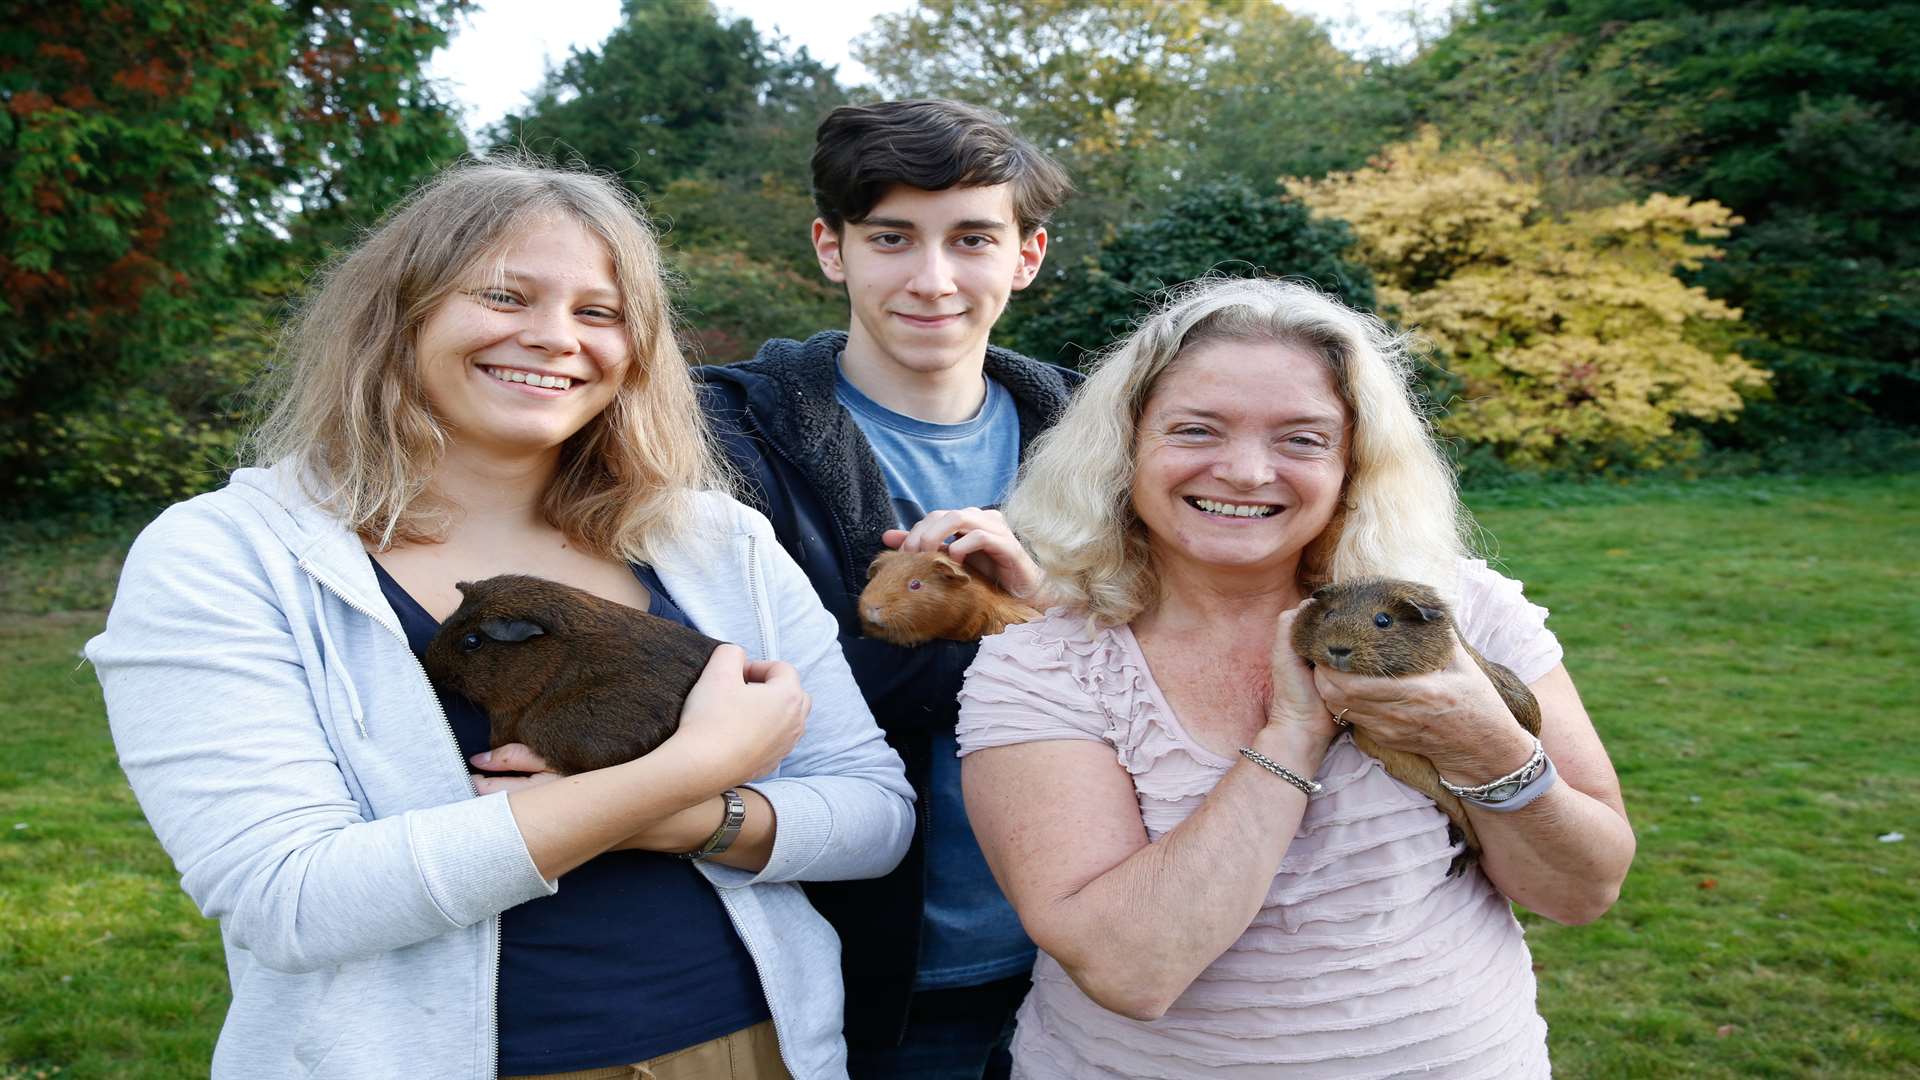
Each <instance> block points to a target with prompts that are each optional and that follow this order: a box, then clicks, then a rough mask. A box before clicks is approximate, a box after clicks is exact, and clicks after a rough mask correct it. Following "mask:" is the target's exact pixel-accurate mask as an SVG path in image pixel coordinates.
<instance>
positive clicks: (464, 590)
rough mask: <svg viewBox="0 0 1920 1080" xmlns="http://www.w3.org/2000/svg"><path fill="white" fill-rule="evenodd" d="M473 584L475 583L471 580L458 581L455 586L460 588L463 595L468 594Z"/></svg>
mask: <svg viewBox="0 0 1920 1080" xmlns="http://www.w3.org/2000/svg"><path fill="white" fill-rule="evenodd" d="M473 586H474V583H473V582H471V581H456V582H454V583H453V587H454V588H456V589H459V590H460V595H461V596H465V595H467V590H468V589H471V588H473Z"/></svg>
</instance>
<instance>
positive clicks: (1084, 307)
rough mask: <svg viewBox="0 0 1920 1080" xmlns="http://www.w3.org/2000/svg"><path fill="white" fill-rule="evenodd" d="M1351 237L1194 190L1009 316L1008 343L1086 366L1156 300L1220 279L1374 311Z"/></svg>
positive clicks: (1238, 190)
mask: <svg viewBox="0 0 1920 1080" xmlns="http://www.w3.org/2000/svg"><path fill="white" fill-rule="evenodd" d="M1353 243H1354V240H1353V234H1352V232H1351V231H1350V230H1349V229H1348V228H1347V227H1346V225H1345V224H1344V223H1341V222H1338V221H1327V220H1317V219H1315V218H1313V217H1312V215H1311V214H1310V212H1309V211H1308V209H1307V208H1306V207H1305V206H1303V205H1302V204H1300V203H1298V202H1296V201H1294V200H1292V199H1289V198H1286V197H1285V196H1284V195H1282V194H1274V195H1263V194H1260V193H1259V192H1258V191H1256V190H1254V189H1253V188H1251V187H1249V186H1247V185H1245V184H1242V183H1237V182H1230V181H1221V182H1216V183H1208V184H1197V185H1194V186H1193V187H1191V188H1189V189H1188V190H1186V191H1185V192H1183V193H1182V194H1181V195H1180V196H1179V197H1178V198H1176V199H1175V200H1174V201H1173V202H1172V203H1171V204H1169V205H1168V206H1167V208H1166V209H1165V210H1163V211H1161V213H1160V214H1159V216H1157V217H1155V218H1153V219H1151V220H1148V221H1142V222H1138V223H1136V224H1132V225H1123V226H1121V227H1120V229H1119V231H1118V232H1117V233H1115V235H1114V237H1113V239H1111V240H1109V241H1108V242H1107V243H1105V244H1103V245H1101V247H1100V250H1099V251H1098V253H1097V254H1095V255H1094V256H1093V257H1092V258H1090V259H1088V260H1086V261H1085V262H1084V263H1082V264H1081V265H1080V266H1077V267H1072V268H1069V269H1068V270H1067V271H1066V272H1065V273H1064V274H1063V275H1061V276H1059V277H1057V278H1056V279H1054V280H1053V281H1051V282H1049V283H1047V284H1046V285H1045V286H1043V291H1042V292H1041V294H1040V295H1038V296H1029V297H1023V298H1022V299H1021V300H1019V301H1017V302H1016V303H1015V304H1014V305H1013V307H1012V308H1011V309H1010V311H1011V314H1010V316H1009V319H1008V331H1007V333H1008V336H1009V338H1010V339H1011V340H1012V341H1013V342H1014V344H1015V345H1016V346H1017V347H1019V348H1021V349H1022V350H1023V351H1025V352H1027V353H1029V354H1030V355H1033V356H1037V357H1041V358H1043V359H1048V360H1053V361H1055V362H1066V363H1079V362H1080V361H1082V360H1083V359H1085V357H1086V356H1087V355H1088V354H1090V353H1093V352H1097V351H1098V350H1100V349H1102V348H1104V347H1105V346H1107V345H1108V344H1110V343H1112V342H1113V340H1114V339H1115V338H1118V337H1119V336H1121V335H1122V334H1124V333H1126V332H1127V329H1128V328H1129V326H1130V325H1131V324H1132V322H1133V321H1134V320H1135V319H1137V318H1138V317H1139V316H1141V315H1142V314H1144V313H1145V311H1146V310H1147V306H1148V301H1149V300H1150V299H1151V298H1152V297H1153V295H1154V294H1155V293H1158V292H1160V291H1161V290H1163V289H1165V288H1167V287H1169V286H1172V285H1177V284H1179V283H1181V282H1183V281H1190V280H1192V279H1194V278H1198V277H1203V276H1205V275H1207V274H1212V273H1218V274H1225V275H1231V276H1238V277H1251V276H1255V275H1262V274H1265V275H1272V276H1276V277H1289V278H1303V279H1306V280H1308V281H1312V282H1313V283H1314V284H1316V285H1318V286H1320V287H1321V288H1322V289H1325V290H1327V291H1328V292H1331V293H1334V294H1336V295H1338V296H1339V297H1340V298H1341V299H1342V300H1344V301H1345V302H1346V303H1348V304H1351V305H1353V306H1355V307H1358V308H1362V309H1371V308H1372V307H1373V277H1372V274H1371V273H1369V272H1368V270H1367V269H1366V267H1364V266H1361V265H1359V264H1358V263H1357V262H1354V261H1349V260H1348V259H1347V257H1346V254H1347V250H1348V249H1349V248H1350V247H1352V246H1353Z"/></svg>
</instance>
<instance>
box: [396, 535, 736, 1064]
mask: <svg viewBox="0 0 1920 1080" xmlns="http://www.w3.org/2000/svg"><path fill="white" fill-rule="evenodd" d="M373 565H374V573H375V574H376V575H378V577H379V578H380V591H381V592H383V593H385V594H386V597H387V603H389V604H391V605H392V606H393V610H394V614H396V615H398V616H400V627H401V629H402V630H404V631H406V635H407V644H408V645H409V646H411V647H412V648H413V652H414V655H415V656H425V655H426V651H427V643H428V642H430V641H432V640H433V635H434V634H435V633H436V632H437V631H438V630H439V629H440V624H439V623H438V622H437V621H435V619H434V617H433V616H432V615H429V614H428V613H427V611H426V609H425V608H422V607H421V606H420V605H419V604H418V603H416V602H415V601H414V599H413V597H411V596H409V595H407V592H406V590H404V589H402V588H401V587H400V585H399V583H398V582H396V581H394V580H393V578H392V576H391V575H389V574H388V573H387V572H386V570H385V569H383V568H382V567H381V566H380V564H379V563H378V562H375V563H374V564H373ZM633 572H634V576H635V577H637V578H639V579H640V583H641V584H642V585H644V586H646V589H647V593H648V595H649V596H650V597H651V598H652V599H651V603H650V605H649V607H648V609H647V610H648V612H649V613H651V614H654V615H658V616H660V617H661V618H664V619H672V620H673V621H675V622H677V623H680V624H682V625H683V626H692V623H690V622H688V620H687V617H686V614H685V613H684V612H682V611H681V610H680V609H679V607H677V606H675V604H674V603H673V600H672V598H670V597H669V596H668V595H667V590H666V587H665V586H664V585H662V584H661V583H660V578H659V576H658V575H656V574H655V573H654V572H653V569H652V568H651V567H647V566H638V565H636V566H635V567H634V568H633ZM434 690H435V692H436V693H438V694H439V695H440V703H441V705H443V706H444V707H445V708H446V711H447V721H448V722H449V723H451V724H452V725H453V733H454V735H455V737H456V738H458V739H459V741H460V752H461V753H462V754H465V755H467V756H469V757H471V756H472V755H474V754H478V753H480V752H481V751H483V750H486V749H487V748H488V745H487V744H488V742H489V741H490V740H489V734H488V729H489V724H488V720H487V714H486V713H485V712H484V711H483V710H482V709H481V708H480V707H479V706H478V705H475V704H474V703H473V702H471V701H468V700H467V699H466V698H464V697H462V696H460V695H459V694H455V693H451V692H449V691H446V690H443V689H441V688H440V687H438V686H436V687H434ZM715 824H718V822H717V821H716V822H715ZM498 1001H499V1016H500V1066H499V1068H500V1072H501V1074H502V1075H513V1074H515V1073H545V1072H570V1071H572V1070H575V1069H595V1068H601V1067H604V1066H609V1065H626V1064H631V1063H634V1062H639V1061H645V1060H647V1059H648V1058H654V1057H659V1056H660V1055H661V1054H667V1053H672V1052H673V1051H675V1050H681V1049H684V1048H686V1047H689V1046H694V1045H696V1044H698V1043H703V1042H706V1041H708V1040H710V1039H717V1038H719V1037H720V1036H722V1035H726V1034H728V1033H730V1032H734V1031H738V1030H740V1029H741V1028H744V1027H750V1026H752V1025H754V1024H757V1023H759V1022H761V1021H762V1020H765V1019H767V1018H768V1016H769V1014H768V1011H767V998H766V994H765V993H763V992H762V991H761V989H760V975H759V972H758V971H756V970H755V968H754V966H753V957H752V956H751V955H749V954H748V953H747V949H746V946H745V945H744V944H742V943H741V941H740V934H739V932H738V931H736V930H735V929H734V928H733V922H732V920H730V919H729V918H728V917H727V910H726V908H725V907H723V906H722V905H721V902H720V896H719V894H718V893H716V892H715V891H714V889H713V886H711V885H709V884H707V881H706V879H705V878H703V877H701V876H700V871H698V870H696V869H694V866H693V864H692V863H690V862H687V861H686V860H684V859H677V858H675V857H673V856H671V855H663V854H659V853H657V852H651V851H609V852H607V853H606V854H604V855H601V856H599V857H597V858H594V859H590V860H588V861H587V862H585V863H583V864H581V865H580V866H578V867H575V868H574V869H572V870H569V871H568V872H567V874H566V876H565V877H563V878H561V880H560V891H559V892H557V893H555V894H553V895H552V896H546V897H541V898H539V899H537V900H529V901H527V902H526V903H524V904H520V905H518V906H517V907H511V908H508V909H507V910H505V911H503V912H501V913H500V985H499V997H498Z"/></svg>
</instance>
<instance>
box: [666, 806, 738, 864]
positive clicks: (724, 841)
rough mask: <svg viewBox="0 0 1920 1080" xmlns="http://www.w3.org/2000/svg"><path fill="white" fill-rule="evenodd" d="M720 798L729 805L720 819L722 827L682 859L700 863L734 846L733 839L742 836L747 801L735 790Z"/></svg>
mask: <svg viewBox="0 0 1920 1080" xmlns="http://www.w3.org/2000/svg"><path fill="white" fill-rule="evenodd" d="M720 798H721V799H723V800H725V801H726V804H727V812H726V815H725V816H724V817H722V818H721V819H720V827H719V828H717V829H715V830H713V835H712V836H709V837H707V842H706V843H704V844H702V845H700V846H699V847H698V848H695V849H694V850H692V851H687V852H682V853H681V855H680V857H681V858H683V859H688V860H692V861H698V860H700V859H704V858H707V857H708V856H710V855H718V854H720V853H721V852H723V851H725V850H727V849H728V848H730V847H732V846H733V838H734V837H736V836H739V835H740V826H741V825H742V824H743V823H745V821H746V820H747V801H746V800H745V799H742V798H741V797H740V793H739V792H738V791H736V790H734V789H733V788H728V789H727V790H725V791H723V792H721V793H720Z"/></svg>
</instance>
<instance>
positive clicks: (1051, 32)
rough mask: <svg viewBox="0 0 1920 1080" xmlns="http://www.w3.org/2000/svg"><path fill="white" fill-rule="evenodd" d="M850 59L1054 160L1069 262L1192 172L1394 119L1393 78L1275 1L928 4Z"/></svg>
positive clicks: (1348, 143)
mask: <svg viewBox="0 0 1920 1080" xmlns="http://www.w3.org/2000/svg"><path fill="white" fill-rule="evenodd" d="M855 55H856V56H858V57H859V58H860V61H861V62H862V63H863V64H865V65H866V66H867V67H868V68H869V69H870V70H871V71H872V72H873V73H874V75H875V77H876V79H877V80H878V82H879V86H880V88H881V89H882V90H883V91H884V92H886V93H887V94H888V95H889V96H893V97H923V96H942V97H953V98H959V99H961V100H964V101H971V102H975V103H977V104H981V105H986V106H988V107H990V108H993V109H995V110H997V111H999V112H1000V113H1002V114H1003V115H1005V116H1007V117H1009V118H1010V119H1012V120H1013V121H1014V122H1015V125H1016V127H1017V128H1018V129H1019V131H1020V132H1021V133H1022V134H1023V135H1025V136H1026V137H1027V138H1029V139H1032V140H1033V141H1034V142H1035V143H1036V144H1037V145H1039V146H1040V147H1042V148H1043V149H1045V150H1047V151H1048V152H1049V153H1052V154H1053V155H1054V156H1055V157H1057V158H1058V159H1059V160H1060V161H1061V163H1062V164H1063V165H1065V166H1066V167H1067V170H1068V171H1069V173H1070V174H1071V175H1072V176H1073V179H1074V183H1075V185H1076V186H1077V187H1078V188H1079V194H1078V195H1077V196H1076V197H1075V198H1074V199H1073V200H1072V201H1070V202H1069V203H1068V204H1067V206H1066V207H1065V208H1064V209H1063V210H1062V212H1061V213H1060V215H1059V216H1058V219H1057V223H1056V225H1055V227H1054V228H1052V229H1051V230H1050V231H1051V232H1052V234H1053V254H1052V256H1051V258H1053V259H1054V260H1056V265H1057V266H1061V267H1068V268H1071V267H1077V266H1079V265H1080V263H1081V261H1082V260H1083V259H1085V258H1087V257H1089V256H1090V255H1092V253H1093V252H1094V251H1095V250H1096V249H1097V248H1099V247H1100V246H1101V245H1102V244H1104V243H1105V242H1106V241H1107V240H1108V239H1110V238H1111V237H1112V236H1113V234H1114V233H1115V232H1117V231H1118V230H1119V229H1120V228H1121V227H1122V226H1123V225H1125V224H1127V223H1129V222H1136V221H1140V220H1142V219H1144V218H1147V217H1151V216H1153V215H1154V214H1157V213H1158V212H1159V211H1160V210H1162V209H1163V208H1165V206H1166V205H1167V204H1168V203H1169V202H1171V201H1172V200H1173V199H1175V198H1178V197H1179V196H1180V195H1181V194H1182V193H1183V192H1184V191H1185V190H1186V189H1187V188H1189V187H1190V186H1191V185H1193V184H1196V183H1206V182H1209V181H1216V180H1228V179H1236V180H1239V181H1242V182H1245V183H1250V184H1254V185H1255V186H1257V187H1265V186H1266V185H1268V184H1271V183H1272V182H1273V180H1274V178H1275V177H1277V176H1282V175H1317V174H1319V173H1320V172H1323V171H1325V170H1326V169H1328V168H1331V167H1352V166H1355V165H1358V164H1360V163H1361V162H1362V161H1363V160H1364V159H1365V158H1366V155H1367V154H1369V153H1371V152H1372V151H1373V150H1374V149H1375V148H1377V147H1378V146H1380V145H1381V144H1382V143H1384V142H1386V141H1388V139H1390V138H1392V137H1393V136H1395V135H1397V134H1398V133H1399V131H1400V130H1401V127H1402V125H1403V118H1402V115H1401V114H1402V113H1403V111H1404V109H1403V107H1402V106H1401V105H1400V104H1399V99H1398V97H1397V91H1396V90H1395V88H1394V87H1392V86H1390V85H1389V84H1387V83H1385V82H1382V81H1379V80H1370V79H1368V78H1367V75H1368V72H1367V69H1366V68H1365V67H1363V66H1362V65H1360V64H1359V63H1357V62H1355V61H1354V60H1353V59H1352V58H1350V57H1348V56H1346V55H1344V54H1343V53H1341V52H1340V51H1339V50H1338V49H1335V48H1334V47H1333V46H1332V44H1331V43H1330V42H1329V41H1328V40H1327V36H1326V34H1325V32H1324V31H1322V30H1321V29H1320V28H1319V27H1318V26H1316V25H1315V24H1314V23H1312V22H1311V21H1309V20H1307V19H1304V18H1301V17H1299V16H1295V15H1293V14H1291V13H1289V12H1287V11H1286V9H1285V8H1284V7H1282V6H1281V5H1279V4H1246V3H1234V2H1206V3H1180V4H1161V3H1145V2H1130V3H1120V4H1082V3H1075V2H1072V0H1022V2H1017V3H1002V2H998V0H927V2H925V3H921V4H918V5H916V6H915V7H914V8H913V10H911V11H908V12H904V13H901V14H897V15H883V16H881V17H879V18H878V19H876V20H875V29H874V30H873V31H872V32H871V33H869V34H867V35H866V36H865V37H863V38H861V39H860V40H859V43H858V44H857V46H856V48H855ZM1236 255H1237V253H1235V252H1232V251H1223V252H1221V253H1220V254H1219V255H1217V256H1216V257H1215V259H1214V260H1211V261H1218V260H1219V259H1223V258H1233V257H1236Z"/></svg>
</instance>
